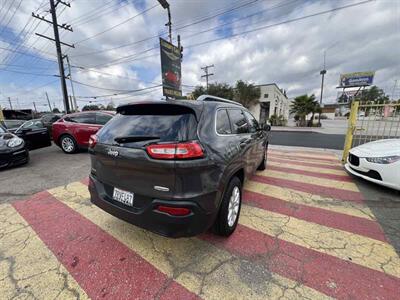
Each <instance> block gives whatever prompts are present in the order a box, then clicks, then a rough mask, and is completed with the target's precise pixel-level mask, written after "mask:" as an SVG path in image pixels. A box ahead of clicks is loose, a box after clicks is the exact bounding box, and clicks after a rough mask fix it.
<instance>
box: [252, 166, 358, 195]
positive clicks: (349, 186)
mask: <svg viewBox="0 0 400 300" xmlns="http://www.w3.org/2000/svg"><path fill="white" fill-rule="evenodd" d="M257 175H261V176H265V177H273V178H278V179H288V180H291V181H296V182H300V183H312V184H314V185H317V186H318V187H319V188H320V189H321V188H324V187H325V188H332V187H335V188H336V189H340V190H346V191H351V192H357V193H359V189H358V187H357V186H356V185H355V183H354V182H352V180H351V178H349V177H346V179H347V180H345V181H344V180H336V179H334V178H333V176H329V175H326V174H325V177H328V178H325V177H324V174H322V176H318V174H317V173H312V174H310V172H308V171H299V170H291V169H289V168H286V169H284V168H282V169H281V168H273V167H271V168H268V170H265V171H263V172H257ZM348 179H350V180H348Z"/></svg>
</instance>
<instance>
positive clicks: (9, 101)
mask: <svg viewBox="0 0 400 300" xmlns="http://www.w3.org/2000/svg"><path fill="white" fill-rule="evenodd" d="M8 103H10V109H11V110H12V109H13V107H12V104H11V98H10V97H8Z"/></svg>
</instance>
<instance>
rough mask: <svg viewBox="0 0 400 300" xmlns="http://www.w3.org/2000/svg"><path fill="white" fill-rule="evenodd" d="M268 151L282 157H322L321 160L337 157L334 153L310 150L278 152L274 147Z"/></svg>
mask: <svg viewBox="0 0 400 300" xmlns="http://www.w3.org/2000/svg"><path fill="white" fill-rule="evenodd" d="M268 151H271V152H274V153H278V154H284V155H293V154H294V155H296V156H298V155H302V156H305V157H310V158H313V157H315V156H316V157H322V158H328V159H337V156H336V154H335V153H332V152H329V151H312V150H307V151H302V150H295V151H293V150H280V149H277V148H275V147H271V148H269V149H268Z"/></svg>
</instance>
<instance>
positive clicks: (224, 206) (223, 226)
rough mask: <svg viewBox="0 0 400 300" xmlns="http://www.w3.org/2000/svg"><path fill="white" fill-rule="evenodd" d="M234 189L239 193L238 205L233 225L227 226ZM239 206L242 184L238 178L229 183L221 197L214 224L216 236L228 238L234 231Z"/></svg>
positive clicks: (240, 203) (238, 214)
mask: <svg viewBox="0 0 400 300" xmlns="http://www.w3.org/2000/svg"><path fill="white" fill-rule="evenodd" d="M235 188H237V189H238V191H239V203H238V204H239V206H238V211H237V213H236V218H235V220H234V222H233V224H229V223H230V221H228V216H229V208H230V203H231V197H232V196H233V191H234V190H235ZM241 206H242V182H241V181H240V179H239V178H237V177H233V178H232V179H231V181H230V182H229V184H228V187H227V189H226V191H225V193H224V195H223V197H222V202H221V206H220V209H219V212H218V216H217V219H216V220H215V223H214V232H215V233H216V234H218V235H221V236H230V235H231V234H232V233H233V232H234V231H235V229H236V226H237V223H238V220H239V216H240V208H241ZM231 221H232V220H231Z"/></svg>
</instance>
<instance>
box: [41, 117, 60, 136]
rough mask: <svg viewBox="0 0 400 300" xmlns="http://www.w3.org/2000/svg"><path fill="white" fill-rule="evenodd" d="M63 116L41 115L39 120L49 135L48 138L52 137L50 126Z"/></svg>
mask: <svg viewBox="0 0 400 300" xmlns="http://www.w3.org/2000/svg"><path fill="white" fill-rule="evenodd" d="M62 116H63V115H62V114H56V113H49V114H45V115H43V116H42V117H41V118H40V120H41V121H42V123H43V125H44V126H45V127H46V128H47V130H48V131H49V133H50V136H52V126H53V123H54V122H56V121H57V120H59V119H61V117H62Z"/></svg>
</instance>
